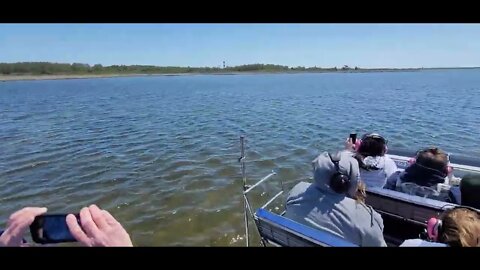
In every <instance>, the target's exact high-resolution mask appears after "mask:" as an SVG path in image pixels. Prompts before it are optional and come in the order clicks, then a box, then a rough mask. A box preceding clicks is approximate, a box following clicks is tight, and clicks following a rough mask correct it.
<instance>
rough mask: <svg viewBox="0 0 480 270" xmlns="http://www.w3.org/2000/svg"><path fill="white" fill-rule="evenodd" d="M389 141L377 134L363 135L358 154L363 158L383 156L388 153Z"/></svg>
mask: <svg viewBox="0 0 480 270" xmlns="http://www.w3.org/2000/svg"><path fill="white" fill-rule="evenodd" d="M387 143H388V141H387V140H386V139H385V138H383V137H382V136H380V135H379V134H377V133H367V134H365V135H363V137H362V141H361V143H360V145H359V146H358V147H357V150H356V152H357V153H359V154H360V155H362V156H363V157H368V156H371V157H376V156H383V155H385V153H386V152H387Z"/></svg>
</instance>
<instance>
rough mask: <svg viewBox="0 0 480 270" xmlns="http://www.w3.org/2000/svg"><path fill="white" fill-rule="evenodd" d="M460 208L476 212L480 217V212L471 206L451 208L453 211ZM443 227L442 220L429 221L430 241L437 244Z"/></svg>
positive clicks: (428, 232) (432, 219)
mask: <svg viewBox="0 0 480 270" xmlns="http://www.w3.org/2000/svg"><path fill="white" fill-rule="evenodd" d="M459 208H463V209H468V210H471V211H474V212H476V213H477V214H479V215H480V210H478V209H476V208H473V207H470V206H463V205H459V206H455V207H453V208H450V209H451V210H453V209H459ZM450 209H449V210H450ZM442 225H443V222H442V220H441V219H438V218H436V217H432V218H430V219H429V220H428V222H427V235H428V238H429V240H431V241H434V242H436V241H437V240H438V235H439V232H441V230H442Z"/></svg>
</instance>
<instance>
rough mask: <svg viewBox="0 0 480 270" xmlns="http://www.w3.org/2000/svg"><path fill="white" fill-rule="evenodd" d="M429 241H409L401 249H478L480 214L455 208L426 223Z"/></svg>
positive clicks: (479, 241)
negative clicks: (438, 247)
mask: <svg viewBox="0 0 480 270" xmlns="http://www.w3.org/2000/svg"><path fill="white" fill-rule="evenodd" d="M427 226H428V227H427V232H428V238H429V241H425V240H422V239H409V240H406V241H404V242H403V243H402V244H401V245H400V246H401V247H435V246H443V247H478V246H480V212H478V211H476V210H475V209H470V208H467V207H461V206H460V207H456V208H453V209H448V210H446V211H445V212H443V213H442V215H441V216H440V218H439V219H437V218H431V219H430V220H429V221H428V225H427Z"/></svg>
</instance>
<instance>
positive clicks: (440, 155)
mask: <svg viewBox="0 0 480 270" xmlns="http://www.w3.org/2000/svg"><path fill="white" fill-rule="evenodd" d="M448 162H449V161H448V155H447V153H445V152H444V151H442V150H441V149H440V148H437V147H430V148H425V149H422V150H420V151H418V153H417V156H416V158H415V163H416V164H419V165H420V166H423V167H427V168H429V169H433V170H436V171H440V172H441V173H442V174H445V175H447V173H448V172H447V170H448Z"/></svg>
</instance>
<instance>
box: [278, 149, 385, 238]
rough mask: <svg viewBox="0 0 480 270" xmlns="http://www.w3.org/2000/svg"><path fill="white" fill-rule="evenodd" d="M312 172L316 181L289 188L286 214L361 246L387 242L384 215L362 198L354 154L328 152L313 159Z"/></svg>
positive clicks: (295, 219) (287, 216)
mask: <svg viewBox="0 0 480 270" xmlns="http://www.w3.org/2000/svg"><path fill="white" fill-rule="evenodd" d="M313 172H314V183H307V182H300V183H299V184H297V185H296V186H295V187H293V189H292V190H291V191H290V192H289V195H288V198H287V202H286V213H285V217H286V218H289V219H292V220H294V221H296V222H299V223H302V224H305V225H307V226H311V227H314V228H318V229H321V230H324V231H327V232H330V233H332V234H335V235H337V236H339V237H342V238H344V239H345V240H347V241H350V242H351V243H353V244H357V245H359V246H386V243H385V240H384V238H383V219H382V217H381V216H380V215H379V214H378V213H377V212H376V211H375V210H373V209H372V208H371V207H369V206H367V205H365V204H364V203H362V202H361V201H362V196H364V195H365V194H364V192H363V195H362V191H361V189H360V191H359V189H358V188H357V185H358V182H359V179H358V178H359V168H358V162H357V161H356V160H355V158H353V154H352V153H351V152H349V151H343V152H339V153H336V154H334V155H330V154H329V153H327V152H325V153H323V154H321V155H319V156H318V157H317V158H316V159H315V160H313ZM357 192H358V193H357ZM352 198H357V199H358V200H357V201H356V200H355V199H352Z"/></svg>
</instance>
